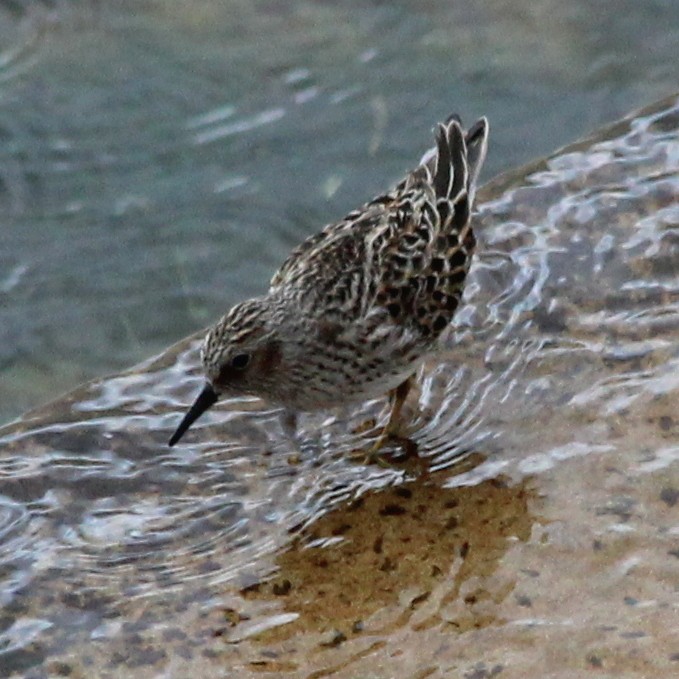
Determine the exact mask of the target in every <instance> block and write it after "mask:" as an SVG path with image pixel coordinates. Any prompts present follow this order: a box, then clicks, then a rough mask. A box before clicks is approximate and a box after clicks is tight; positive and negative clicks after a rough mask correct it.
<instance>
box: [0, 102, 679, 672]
mask: <svg viewBox="0 0 679 679" xmlns="http://www.w3.org/2000/svg"><path fill="white" fill-rule="evenodd" d="M678 195H679V100H678V99H677V97H676V96H675V97H672V98H670V99H667V100H664V101H662V102H660V103H658V104H656V105H655V106H652V107H650V108H648V109H646V110H644V111H642V112H640V113H637V114H634V115H632V116H631V117H630V118H629V119H627V120H624V121H622V122H620V123H619V124H617V125H614V126H613V127H610V128H608V129H605V130H603V131H602V132H600V133H598V134H597V135H595V136H594V137H591V138H589V139H587V140H585V141H583V142H580V143H578V144H575V145H572V146H570V147H567V148H566V149H563V150H562V151H559V152H556V153H555V154H553V155H552V156H550V157H549V158H547V159H546V160H544V161H540V162H537V163H534V164H532V165H530V166H528V167H526V168H523V169H521V170H519V171H516V172H513V173H510V174H507V175H503V176H500V177H499V178H498V179H496V180H495V181H493V182H491V183H490V184H489V185H488V186H487V187H486V188H485V189H484V190H483V191H482V192H481V194H480V195H479V215H478V217H477V221H476V223H477V227H476V231H477V234H478V236H479V241H480V244H479V251H478V253H479V254H478V257H477V258H476V260H475V263H474V265H473V267H472V271H471V273H470V280H469V284H468V286H467V290H466V293H465V298H464V299H465V303H464V305H463V307H462V308H461V310H460V312H459V314H458V315H457V316H456V319H455V322H454V324H453V325H452V326H451V328H450V331H449V332H448V334H447V335H446V339H445V342H444V347H443V349H442V352H441V353H440V355H438V356H436V357H434V358H432V360H431V361H430V362H429V363H428V364H427V365H426V366H425V368H424V369H423V370H422V372H421V374H420V375H419V385H420V389H419V391H418V392H417V393H416V394H414V398H413V399H412V400H411V401H410V403H409V407H410V408H411V410H412V416H411V418H410V421H411V437H412V440H413V442H414V443H415V444H416V445H417V447H418V450H419V459H416V460H411V461H406V462H399V461H395V464H394V466H393V467H392V468H386V469H385V468H382V467H381V466H378V465H368V464H365V462H364V461H363V460H362V459H361V456H360V455H357V453H360V452H361V451H365V450H366V448H367V447H369V445H370V443H371V441H372V439H373V437H374V436H375V432H374V431H373V430H370V429H369V430H367V431H363V432H362V433H359V432H360V430H361V429H362V426H361V425H362V424H363V423H364V422H366V421H367V420H369V419H370V418H377V419H378V420H379V419H380V418H381V417H383V415H380V412H381V409H382V407H383V405H384V403H383V402H380V401H377V402H368V403H365V404H360V405H358V406H356V407H353V408H348V409H345V410H342V411H338V412H327V413H318V414H313V415H305V416H303V417H302V420H301V428H300V437H301V444H300V445H295V443H294V442H293V441H292V440H291V439H290V438H289V437H288V436H286V434H285V431H284V429H283V427H282V426H281V423H280V421H279V413H278V412H277V411H275V410H272V409H270V408H267V406H266V404H263V403H261V402H259V401H256V400H247V399H237V400H233V401H228V402H225V403H222V404H220V405H219V406H217V407H215V408H214V410H212V411H211V412H210V413H209V414H207V415H206V416H205V418H204V419H201V420H200V421H199V422H198V423H196V425H195V426H194V428H192V429H191V431H190V432H189V433H188V434H187V435H186V437H185V439H184V440H182V443H181V445H180V446H178V447H176V448H173V449H169V448H168V447H167V445H166V442H167V439H168V437H169V435H170V433H171V432H172V431H173V429H174V427H175V426H176V424H177V422H178V420H179V418H180V416H181V413H182V412H183V409H184V407H185V405H186V403H188V402H189V401H190V400H191V399H192V397H193V396H194V395H195V392H196V390H197V389H198V387H199V385H200V381H201V377H200V374H199V370H198V365H197V364H198V356H197V348H198V341H197V340H196V339H188V340H186V341H183V342H180V343H179V344H177V345H176V346H174V347H173V348H171V349H170V350H168V351H167V352H165V353H163V354H162V355H160V356H159V357H157V358H155V359H151V360H148V361H147V362H145V363H143V364H141V365H140V366H138V367H137V368H135V369H133V370H130V371H128V372H124V373H120V374H117V375H114V376H112V377H110V378H107V379H102V380H98V381H95V382H93V383H91V384H89V385H86V386H84V387H82V388H80V389H78V390H76V391H74V392H72V393H71V394H69V395H67V396H66V397H64V398H62V399H59V400H57V401H55V402H53V403H51V404H49V405H48V406H45V407H43V408H41V409H38V410H35V411H34V412H33V413H31V414H29V415H27V416H25V417H24V418H22V419H20V420H19V421H17V422H16V423H14V424H13V425H9V426H6V427H5V428H4V429H2V430H0V447H1V449H2V455H1V456H0V498H2V500H1V503H0V535H2V539H1V540H0V578H1V584H0V592H1V593H2V597H3V600H2V617H1V618H0V654H1V655H0V657H1V662H2V663H3V667H4V668H5V669H6V672H7V673H11V672H14V674H15V675H16V676H25V677H29V678H31V677H32V678H37V677H45V676H59V675H68V676H85V675H86V676H101V677H117V676H121V675H123V676H130V675H134V676H139V677H147V676H148V677H157V676H187V675H188V674H189V673H193V674H198V675H200V676H203V677H206V678H208V679H209V678H210V677H222V676H225V675H226V676H239V677H240V676H261V675H262V674H264V675H266V674H267V673H268V674H270V675H272V676H290V677H323V676H337V677H355V676H361V677H391V676H399V677H448V676H467V677H490V676H502V677H510V678H517V679H518V678H519V677H521V678H522V679H526V678H530V677H535V678H536V679H537V678H538V677H540V678H542V677H544V676H563V677H573V676H580V675H581V674H583V673H584V672H587V673H590V672H596V671H602V672H606V673H608V674H610V675H611V676H672V675H673V673H675V672H676V668H677V662H678V661H677V657H678V656H677V653H678V652H679V634H678V633H677V626H676V611H677V607H678V606H679V596H678V594H677V588H676V583H677V580H678V578H679V559H678V558H677V555H678V554H679V545H678V544H677V540H678V528H677V526H678V525H679V524H678V520H677V517H678V515H677V508H678V507H679V445H678V441H679V437H678V429H677V427H678V420H677V408H676V404H677V402H678V397H679V370H678V367H679V366H678V363H679V276H678V271H679V266H678V262H679V203H678V201H677V196H678ZM394 452H397V451H394Z"/></svg>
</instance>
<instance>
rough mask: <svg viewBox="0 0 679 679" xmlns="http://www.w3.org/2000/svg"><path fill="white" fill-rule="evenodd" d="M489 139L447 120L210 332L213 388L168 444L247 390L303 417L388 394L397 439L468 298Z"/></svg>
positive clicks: (206, 364)
mask: <svg viewBox="0 0 679 679" xmlns="http://www.w3.org/2000/svg"><path fill="white" fill-rule="evenodd" d="M487 141H488V121H487V120H486V119H485V118H481V119H480V120H478V121H477V122H476V123H474V125H472V126H471V127H470V128H469V129H468V130H466V131H465V130H463V128H462V124H461V121H460V119H459V117H457V116H451V117H450V118H449V119H448V120H447V121H446V122H445V123H442V124H439V125H438V126H437V129H436V147H434V148H432V149H430V150H429V151H428V152H427V153H426V154H425V155H424V157H423V158H422V160H421V161H420V165H419V166H418V167H417V168H416V169H415V170H413V171H412V172H411V173H410V174H408V175H407V176H406V178H405V179H404V180H403V181H401V182H400V183H399V184H397V185H396V187H394V188H393V189H392V190H391V191H389V192H388V193H385V194H383V195H380V196H378V197H377V198H375V199H374V200H371V201H370V202H369V203H366V204H365V205H363V207H361V208H359V209H358V210H354V211H353V212H350V213H349V214H348V215H347V216H346V217H345V218H344V219H342V220H341V221H339V222H337V223H334V224H330V225H329V226H326V227H325V229H323V231H321V232H320V233H318V234H316V235H314V236H311V237H310V238H308V239H307V240H306V241H304V242H303V243H302V244H301V245H299V246H298V247H297V248H295V249H294V250H293V251H292V253H291V254H290V256H289V257H288V259H287V260H286V261H285V262H284V263H283V265H282V266H281V268H280V269H279V270H278V272H277V273H276V274H275V275H274V277H273V278H272V280H271V285H270V288H269V292H268V293H267V294H266V295H264V296H262V297H255V298H253V299H249V300H247V301H245V302H242V303H240V304H237V305H236V306H234V307H233V308H232V309H231V310H230V311H229V312H228V313H227V314H226V316H224V317H223V318H222V319H221V320H220V321H219V322H218V323H217V324H216V325H215V326H214V327H213V328H212V329H211V330H210V331H209V332H208V333H207V336H206V338H205V341H204V343H203V346H202V351H201V358H202V363H203V368H204V371H205V376H206V383H205V386H204V387H203V390H202V391H201V392H200V394H199V395H198V397H197V398H196V400H195V402H194V403H193V405H192V406H191V408H190V409H189V411H188V412H187V413H186V415H185V416H184V419H183V420H182V421H181V423H180V425H179V427H178V428H177V431H176V432H175V433H174V434H173V435H172V438H171V439H170V442H169V444H170V445H171V446H173V445H174V444H175V443H177V441H179V439H180V438H181V437H182V436H183V435H184V433H185V432H186V431H187V429H188V428H189V427H190V426H191V424H193V422H195V421H196V419H198V418H199V417H200V416H201V415H202V414H203V413H204V412H205V411H206V410H207V409H208V408H210V406H212V405H213V404H214V403H215V402H216V401H217V400H218V399H219V398H220V397H222V396H229V395H241V394H249V395H254V396H259V397H261V398H263V399H265V400H266V401H268V402H269V403H271V404H274V405H279V406H282V407H283V408H285V409H286V410H288V411H289V412H291V413H295V412H298V411H309V410H318V409H324V408H331V407H334V406H338V405H342V404H345V403H348V402H351V401H360V400H364V399H368V398H375V397H378V396H381V395H382V394H385V393H389V396H390V404H391V411H390V415H389V419H388V422H387V424H386V426H385V428H384V431H383V432H382V435H381V436H380V437H379V439H378V441H377V444H376V448H379V447H380V446H381V445H382V442H384V441H385V440H386V439H387V438H388V437H389V436H391V435H395V434H397V433H398V430H399V422H400V416H401V409H402V406H403V403H404V401H405V398H406V396H407V394H408V390H409V388H410V386H411V381H412V376H413V374H414V373H415V372H416V371H417V369H418V367H419V366H420V365H421V364H422V362H423V361H424V359H425V358H426V356H427V355H428V354H430V353H432V352H433V351H434V350H435V349H436V343H437V339H438V337H439V335H440V334H441V332H442V331H443V329H444V328H445V327H446V326H447V325H448V324H449V323H450V320H451V319H452V317H453V314H454V313H455V310H456V309H457V306H458V304H459V303H460V297H461V296H462V289H463V285H464V280H465V277H466V275H467V272H468V271H469V266H470V263H471V258H472V254H473V252H474V246H475V238H474V233H473V232H472V227H471V221H470V217H471V210H472V205H473V202H474V194H475V191H476V182H477V179H478V176H479V172H480V170H481V166H482V165H483V161H484V158H485V155H486V148H487Z"/></svg>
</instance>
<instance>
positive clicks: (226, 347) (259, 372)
mask: <svg viewBox="0 0 679 679" xmlns="http://www.w3.org/2000/svg"><path fill="white" fill-rule="evenodd" d="M201 359H202V363H203V369H204V371H205V377H206V381H205V385H204V387H203V390H202V391H201V392H200V394H199V395H198V397H197V398H196V400H195V401H194V403H193V405H192V406H191V408H190V409H189V411H188V412H187V413H186V415H185V416H184V419H183V420H182V421H181V423H180V425H179V427H178V428H177V431H176V432H175V433H174V434H173V436H172V438H171V439H170V445H171V446H173V445H174V444H175V443H177V442H178V441H179V439H180V438H181V437H182V436H183V435H184V434H185V433H186V431H187V430H188V428H189V427H190V426H191V425H192V424H193V423H194V422H195V421H196V420H197V419H198V418H199V417H200V416H201V415H202V414H203V413H204V412H205V411H206V410H207V409H208V408H210V407H211V406H212V405H214V403H216V402H217V400H219V398H221V397H223V396H236V395H243V394H250V395H254V396H265V395H266V394H267V384H270V383H271V381H272V376H274V378H273V379H274V381H275V374H276V370H277V368H278V367H279V365H280V363H281V360H282V345H281V342H280V340H279V339H278V336H277V332H276V325H275V323H274V320H273V318H272V313H271V308H270V304H269V299H268V298H266V297H257V298H254V299H250V300H247V301H246V302H242V303H241V304H237V305H236V306H235V307H233V308H232V309H231V311H229V313H227V314H226V316H224V317H223V318H222V319H221V320H220V321H219V322H218V323H217V324H216V325H215V326H214V327H213V328H211V329H210V331H209V332H208V333H207V335H206V337H205V341H204V342H203V347H202V349H201Z"/></svg>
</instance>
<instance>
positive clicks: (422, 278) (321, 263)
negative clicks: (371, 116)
mask: <svg viewBox="0 0 679 679" xmlns="http://www.w3.org/2000/svg"><path fill="white" fill-rule="evenodd" d="M486 139H487V123H486V121H485V119H482V120H481V121H479V122H478V123H476V124H475V125H473V126H472V127H471V128H470V129H469V130H468V131H467V133H466V134H465V133H464V132H463V131H462V128H461V126H460V124H459V122H458V119H457V118H451V119H449V120H448V122H447V123H445V124H442V125H440V126H439V128H438V131H437V147H436V149H434V150H432V151H430V152H429V153H427V154H425V156H424V158H423V159H422V164H421V165H420V166H419V167H418V168H417V169H416V170H414V171H413V172H411V173H410V174H409V175H408V176H407V177H406V178H405V179H404V180H403V181H402V182H400V183H399V184H398V185H397V186H396V187H395V188H394V189H392V190H391V191H390V192H388V193H386V194H384V195H382V196H378V197H377V198H375V199H374V200H372V201H370V202H369V203H367V204H365V205H364V206H363V207H361V208H360V209H358V210H355V211H353V212H351V213H350V214H349V215H347V216H346V217H345V218H344V219H343V220H342V221H340V222H337V223H336V224H331V225H329V226H327V227H326V228H325V229H324V230H323V231H321V232H320V233H318V234H316V235H314V236H311V237H310V238H308V239H307V240H306V241H304V242H303V243H302V244H301V245H299V246H298V247H297V248H296V249H295V250H293V251H292V253H291V254H290V256H289V257H288V259H287V260H286V261H285V262H284V263H283V265H282V266H281V268H280V269H279V271H278V272H277V273H276V274H275V275H274V277H273V279H272V281H271V289H272V291H274V290H275V289H277V288H283V287H286V288H288V289H294V290H296V292H297V294H299V295H301V296H303V297H305V298H306V301H307V303H313V304H317V305H320V307H321V308H323V310H324V313H326V314H327V316H328V317H329V318H330V317H332V316H333V315H335V314H339V315H342V316H344V317H345V318H346V317H347V316H348V315H350V316H353V317H354V318H360V317H362V316H365V315H366V314H367V313H368V312H370V311H371V310H373V309H374V308H375V307H380V308H382V309H386V311H387V312H388V314H389V316H390V317H391V318H392V319H393V320H394V321H395V322H398V323H400V324H405V325H415V326H416V327H417V328H418V329H419V330H421V331H422V332H423V334H425V335H428V334H438V332H440V331H441V329H442V328H443V327H444V326H445V325H447V323H448V321H449V320H450V318H451V317H452V315H453V313H454V310H455V308H456V307H457V304H458V302H459V298H460V295H461V290H462V283H463V281H464V277H465V275H466V273H467V270H468V268H469V261H470V258H471V253H472V251H473V248H474V237H473V234H472V231H471V226H470V223H469V217H470V210H471V199H472V197H473V193H474V188H475V184H476V179H477V176H478V172H479V169H480V166H481V164H482V163H483V158H484V156H485V148H486Z"/></svg>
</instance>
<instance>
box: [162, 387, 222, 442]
mask: <svg viewBox="0 0 679 679" xmlns="http://www.w3.org/2000/svg"><path fill="white" fill-rule="evenodd" d="M217 398H218V396H217V392H216V391H215V390H214V389H213V387H212V385H211V384H210V383H209V382H208V383H207V384H206V385H205V386H204V387H203V391H201V392H200V394H198V398H197V399H196V400H195V401H194V402H193V405H192V406H191V407H190V408H189V412H188V413H186V415H184V419H183V420H182V421H181V422H180V423H179V426H178V427H177V431H176V432H175V433H174V434H172V438H171V439H170V443H169V445H170V446H173V445H174V444H175V443H177V441H179V439H180V438H181V437H182V436H184V434H185V433H186V430H187V429H188V428H189V427H190V426H191V425H192V424H193V423H194V422H195V421H196V420H197V419H198V418H199V417H200V416H201V415H202V414H203V413H204V412H205V411H206V410H207V409H208V408H209V407H210V406H212V405H214V404H215V403H216V402H217Z"/></svg>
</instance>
